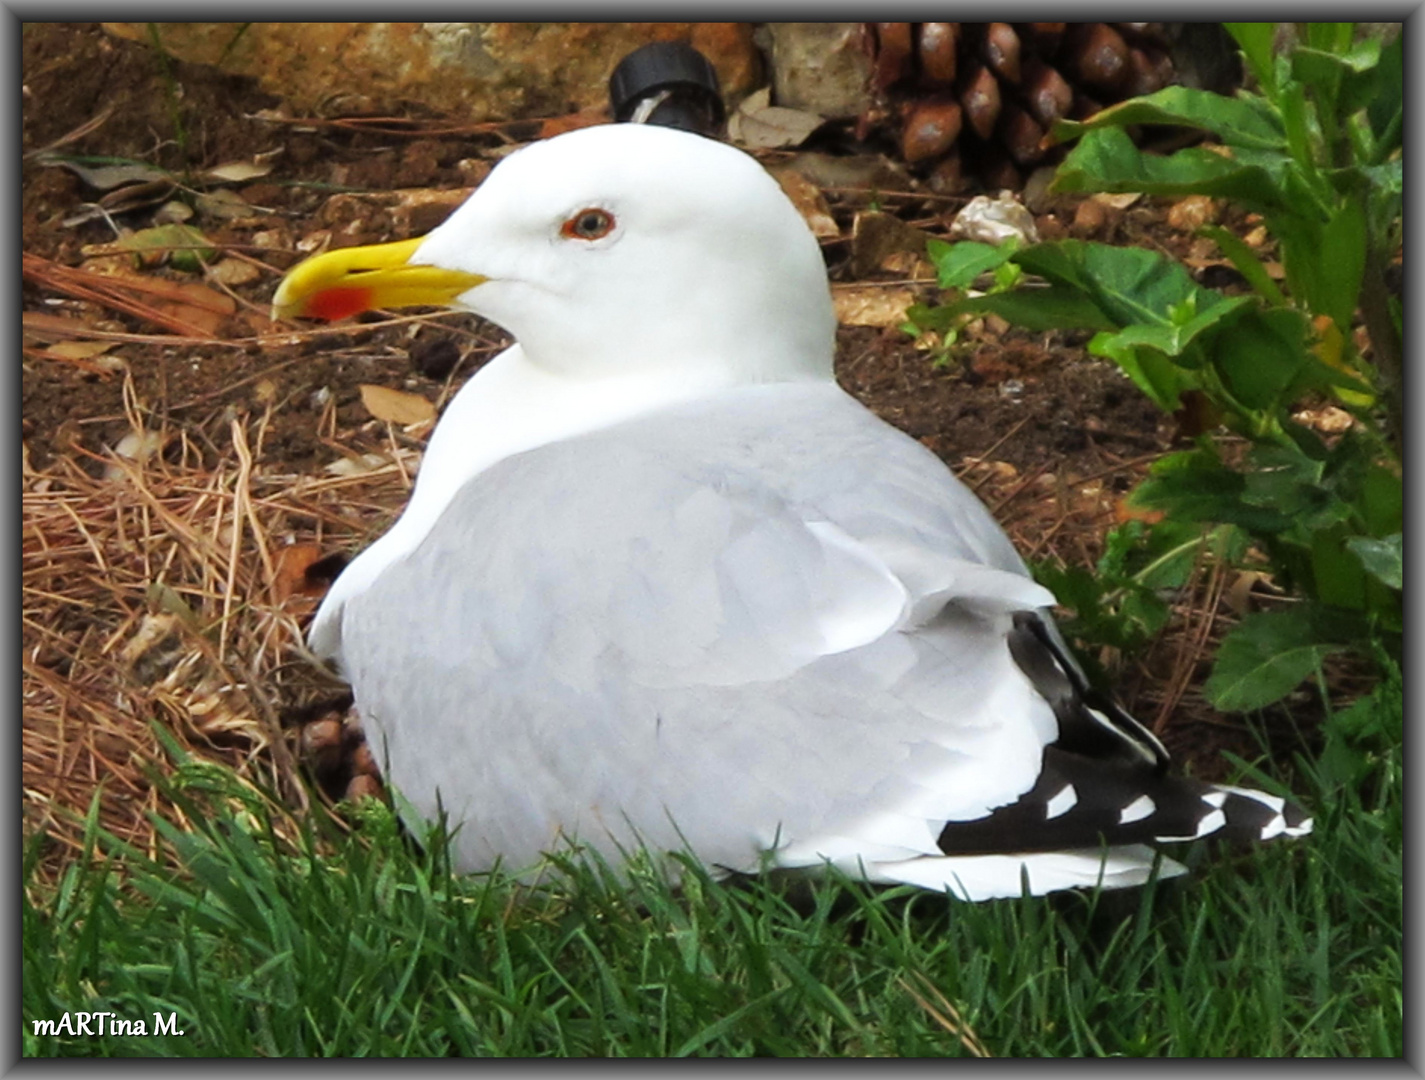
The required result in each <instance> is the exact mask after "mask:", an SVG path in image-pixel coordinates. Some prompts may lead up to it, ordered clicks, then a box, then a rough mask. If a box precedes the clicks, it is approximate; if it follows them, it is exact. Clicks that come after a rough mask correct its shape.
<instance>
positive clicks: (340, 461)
mask: <svg viewBox="0 0 1425 1080" xmlns="http://www.w3.org/2000/svg"><path fill="white" fill-rule="evenodd" d="M390 464H391V459H390V458H389V457H388V456H387V455H385V454H377V453H370V454H362V455H360V456H359V457H343V458H337V460H336V461H333V462H331V463H330V464H329V465H327V466H326V472H328V473H330V474H331V475H332V476H340V477H351V476H364V475H366V474H367V473H369V472H375V471H376V470H377V469H384V468H385V467H386V466H387V465H390Z"/></svg>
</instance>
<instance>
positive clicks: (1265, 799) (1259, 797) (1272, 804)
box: [1222, 784, 1286, 814]
mask: <svg viewBox="0 0 1425 1080" xmlns="http://www.w3.org/2000/svg"><path fill="white" fill-rule="evenodd" d="M1222 790H1223V791H1230V792H1232V794H1234V795H1241V796H1242V797H1243V798H1244V799H1251V800H1252V801H1253V802H1257V803H1261V804H1262V805H1263V806H1265V807H1267V808H1268V809H1269V810H1274V811H1276V812H1277V813H1278V814H1280V813H1281V812H1282V810H1283V809H1284V808H1285V807H1286V800H1285V799H1283V798H1282V797H1281V796H1280V795H1268V794H1267V793H1266V792H1265V791H1258V790H1256V788H1248V787H1233V786H1232V785H1231V784H1223V785H1222Z"/></svg>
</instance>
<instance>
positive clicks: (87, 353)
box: [45, 341, 115, 360]
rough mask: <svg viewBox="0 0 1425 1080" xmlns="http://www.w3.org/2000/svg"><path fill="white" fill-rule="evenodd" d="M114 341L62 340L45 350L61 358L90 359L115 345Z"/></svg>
mask: <svg viewBox="0 0 1425 1080" xmlns="http://www.w3.org/2000/svg"><path fill="white" fill-rule="evenodd" d="M114 344H115V343H114V342H112V341H61V342H58V343H56V344H54V345H51V346H50V347H49V348H48V349H46V350H45V352H46V353H48V354H49V355H50V356H57V357H59V358H60V359H61V360H88V359H90V358H91V357H94V356H98V355H99V354H101V353H106V352H108V351H109V350H110V349H112V348H113V347H114Z"/></svg>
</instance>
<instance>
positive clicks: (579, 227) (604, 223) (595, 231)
mask: <svg viewBox="0 0 1425 1080" xmlns="http://www.w3.org/2000/svg"><path fill="white" fill-rule="evenodd" d="M613 231H614V216H613V215H612V214H610V213H609V212H608V211H607V210H600V209H599V208H598V207H596V206H591V207H589V208H588V209H587V210H580V211H579V212H578V213H577V214H575V215H574V216H573V217H571V218H570V219H569V220H568V221H566V222H565V223H564V224H563V225H561V226H559V235H560V236H562V237H564V238H565V239H568V240H598V239H600V238H601V237H604V236H608V235H609V233H611V232H613Z"/></svg>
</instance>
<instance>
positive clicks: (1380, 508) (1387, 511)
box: [1360, 465, 1405, 536]
mask: <svg viewBox="0 0 1425 1080" xmlns="http://www.w3.org/2000/svg"><path fill="white" fill-rule="evenodd" d="M1360 502H1361V511H1362V514H1363V516H1364V517H1365V522H1366V529H1367V531H1368V532H1370V534H1371V535H1372V536H1389V535H1390V534H1391V533H1395V532H1400V528H1401V522H1402V520H1403V518H1404V514H1405V490H1404V485H1403V484H1402V483H1401V479H1400V477H1399V476H1397V475H1396V474H1395V473H1394V472H1392V471H1391V470H1390V469H1387V468H1385V467H1384V466H1382V465H1372V466H1371V467H1370V468H1369V469H1367V470H1366V477H1365V479H1364V480H1363V481H1362V482H1361V496H1360Z"/></svg>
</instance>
